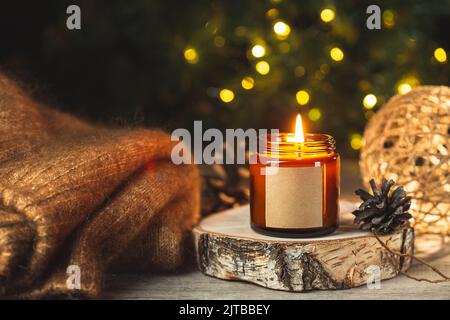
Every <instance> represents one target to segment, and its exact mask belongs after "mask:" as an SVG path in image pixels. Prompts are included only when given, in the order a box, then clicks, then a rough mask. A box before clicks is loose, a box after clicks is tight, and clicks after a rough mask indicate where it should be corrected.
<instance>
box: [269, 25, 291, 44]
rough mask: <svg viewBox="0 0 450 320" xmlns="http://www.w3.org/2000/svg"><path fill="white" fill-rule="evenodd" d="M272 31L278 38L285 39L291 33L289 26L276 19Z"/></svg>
mask: <svg viewBox="0 0 450 320" xmlns="http://www.w3.org/2000/svg"><path fill="white" fill-rule="evenodd" d="M273 31H274V32H275V34H276V35H277V37H278V39H281V40H283V39H286V38H287V37H288V36H289V34H290V33H291V27H290V26H289V25H288V24H286V23H285V22H283V21H278V22H277V23H275V24H274V25H273Z"/></svg>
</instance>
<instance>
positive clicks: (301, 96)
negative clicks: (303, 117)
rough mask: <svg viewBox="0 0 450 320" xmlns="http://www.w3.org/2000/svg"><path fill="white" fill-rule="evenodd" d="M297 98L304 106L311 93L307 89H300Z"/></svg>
mask: <svg viewBox="0 0 450 320" xmlns="http://www.w3.org/2000/svg"><path fill="white" fill-rule="evenodd" d="M295 99H297V103H298V104H299V105H301V106H304V105H305V104H307V103H308V101H309V93H308V92H307V91H305V90H299V91H297V94H296V95H295Z"/></svg>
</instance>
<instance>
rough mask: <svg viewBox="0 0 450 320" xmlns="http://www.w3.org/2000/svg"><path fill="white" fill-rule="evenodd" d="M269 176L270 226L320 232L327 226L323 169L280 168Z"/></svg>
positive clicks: (267, 178) (268, 218) (267, 179)
mask: <svg viewBox="0 0 450 320" xmlns="http://www.w3.org/2000/svg"><path fill="white" fill-rule="evenodd" d="M277 169H278V172H277V173H276V174H274V175H266V226H267V227H270V228H293V229H295V228H320V227H322V226H323V219H322V205H323V203H322V202H323V186H322V183H323V182H322V180H323V168H322V167H308V168H283V167H279V168H277Z"/></svg>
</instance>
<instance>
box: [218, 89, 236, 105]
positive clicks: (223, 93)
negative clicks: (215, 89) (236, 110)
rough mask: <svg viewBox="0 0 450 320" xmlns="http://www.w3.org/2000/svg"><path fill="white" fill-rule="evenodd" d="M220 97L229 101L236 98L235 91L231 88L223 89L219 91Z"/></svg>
mask: <svg viewBox="0 0 450 320" xmlns="http://www.w3.org/2000/svg"><path fill="white" fill-rule="evenodd" d="M219 98H220V100H222V101H223V102H225V103H229V102H231V101H233V99H234V92H233V91H231V90H230V89H222V90H220V92H219Z"/></svg>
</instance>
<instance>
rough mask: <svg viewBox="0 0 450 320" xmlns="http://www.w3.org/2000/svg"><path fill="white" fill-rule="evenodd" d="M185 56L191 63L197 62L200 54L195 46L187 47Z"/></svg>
mask: <svg viewBox="0 0 450 320" xmlns="http://www.w3.org/2000/svg"><path fill="white" fill-rule="evenodd" d="M184 58H185V59H186V61H187V62H188V63H190V64H196V63H197V62H198V54H197V51H196V50H195V49H194V48H190V47H189V48H186V49H185V50H184Z"/></svg>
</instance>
